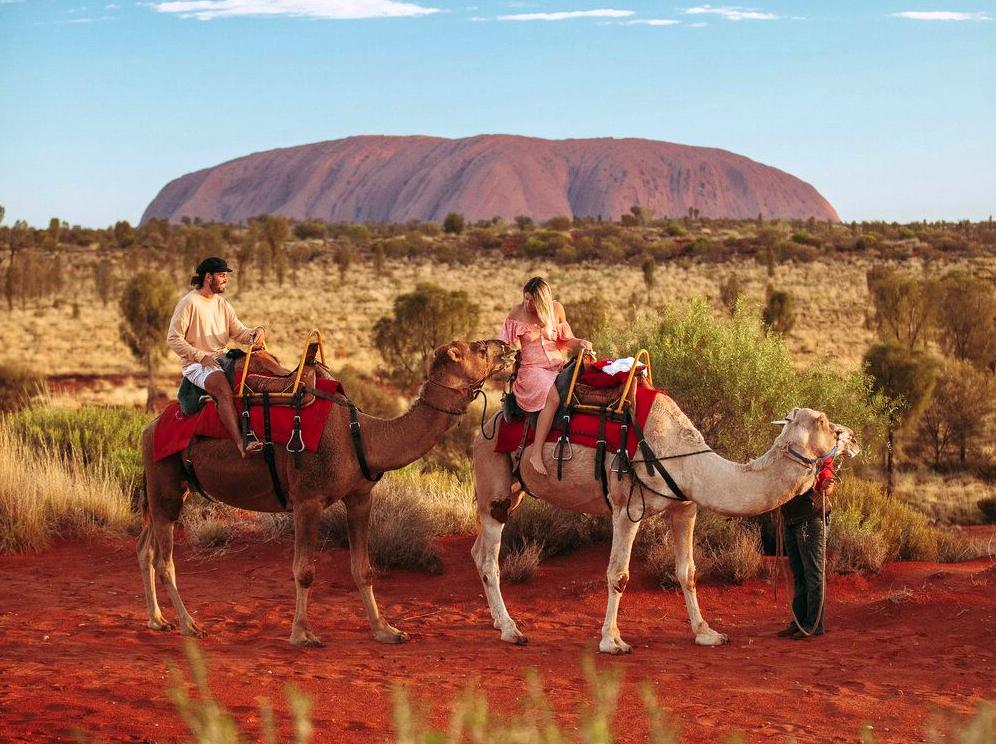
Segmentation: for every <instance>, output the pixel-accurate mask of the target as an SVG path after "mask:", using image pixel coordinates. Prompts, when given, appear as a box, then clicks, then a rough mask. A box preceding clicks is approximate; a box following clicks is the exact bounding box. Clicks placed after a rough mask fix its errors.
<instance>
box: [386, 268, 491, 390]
mask: <svg viewBox="0 0 996 744" xmlns="http://www.w3.org/2000/svg"><path fill="white" fill-rule="evenodd" d="M479 317H480V307H479V306H478V305H477V303H475V302H472V301H471V300H470V298H469V297H468V296H467V293H466V292H464V291H462V290H455V291H449V290H446V289H443V288H442V287H439V286H437V285H435V284H430V283H420V284H418V285H416V287H415V291H414V292H409V293H407V294H402V295H398V297H397V298H396V299H395V300H394V312H393V314H392V315H391V316H390V317H388V316H384V317H382V318H381V319H380V320H378V321H377V323H376V325H374V329H373V332H374V344H375V345H376V347H377V349H378V351H380V354H381V356H382V357H383V358H384V361H385V362H386V363H387V366H388V373H389V374H390V375H391V377H392V378H394V379H395V380H396V381H397V382H398V384H399V385H401V386H402V387H404V388H411V387H412V386H414V385H415V384H416V383H417V382H418V381H419V380H421V379H422V378H423V376H424V374H425V371H426V368H427V364H428V362H429V357H430V355H431V354H432V351H433V350H434V349H435V348H436V347H437V346H439V345H440V344H444V343H447V342H449V341H452V340H454V339H458V338H467V337H468V336H470V335H471V334H472V333H473V332H474V330H475V329H476V328H477V322H478V318H479Z"/></svg>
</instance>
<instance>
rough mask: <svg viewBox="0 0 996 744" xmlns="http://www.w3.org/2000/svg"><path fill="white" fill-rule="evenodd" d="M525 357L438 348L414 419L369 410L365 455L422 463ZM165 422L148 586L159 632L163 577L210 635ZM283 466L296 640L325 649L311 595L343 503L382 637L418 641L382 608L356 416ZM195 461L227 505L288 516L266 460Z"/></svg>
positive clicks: (224, 456)
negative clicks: (182, 541) (322, 545)
mask: <svg viewBox="0 0 996 744" xmlns="http://www.w3.org/2000/svg"><path fill="white" fill-rule="evenodd" d="M514 356H515V352H514V350H513V349H511V348H510V347H509V346H507V345H506V344H504V343H502V342H501V341H474V342H472V343H466V342H463V341H454V342H452V343H450V344H447V345H445V346H440V347H439V348H438V349H436V350H435V353H434V356H433V359H432V361H431V363H430V365H429V374H428V378H427V379H426V381H425V382H424V383H423V384H422V387H421V389H420V390H419V395H418V397H417V398H416V399H415V401H414V402H413V403H412V405H411V408H410V409H409V410H408V412H407V413H405V414H404V415H402V416H400V417H399V418H396V419H392V420H383V419H377V418H374V417H372V416H367V415H365V414H362V413H361V414H359V423H360V432H361V437H362V447H363V452H364V455H365V457H366V461H367V464H368V466H369V469H370V471H371V472H374V473H381V472H384V471H386V470H396V469H398V468H401V467H404V466H405V465H408V464H409V463H412V462H414V461H415V460H417V459H418V458H420V457H422V456H423V455H424V454H425V453H426V452H428V451H429V450H430V449H432V447H433V445H434V444H435V443H436V440H437V439H438V438H439V436H440V435H441V434H443V432H445V431H446V430H447V429H449V428H450V427H451V426H452V425H453V424H454V423H455V422H456V420H457V419H458V418H459V417H460V416H461V415H462V414H463V413H465V412H466V410H467V408H468V406H469V405H470V402H471V400H472V399H473V398H474V397H475V395H476V393H477V391H478V390H479V389H480V387H481V386H482V385H483V384H484V381H485V380H486V379H487V378H489V377H491V376H492V375H495V374H499V373H503V372H505V371H507V370H509V369H510V368H511V365H512V362H513V360H514ZM155 426H156V421H153V422H152V423H151V424H149V426H148V427H147V428H146V429H145V432H144V433H143V435H142V458H143V461H144V465H145V484H146V500H145V503H144V504H143V510H144V515H145V519H144V524H143V527H142V532H141V534H140V535H139V538H138V563H139V567H140V568H141V572H142V581H143V583H144V585H145V602H146V607H147V610H148V614H149V623H148V624H149V627H150V628H154V629H156V630H172V625H171V624H170V623H168V622H167V621H166V620H165V618H164V617H163V614H162V611H161V610H160V609H159V604H158V602H157V600H156V588H155V577H156V574H157V573H158V574H159V577H160V578H161V579H162V581H163V583H164V584H165V586H166V589H167V591H168V592H169V595H170V599H171V600H172V602H173V607H174V608H175V610H176V613H177V617H178V620H179V624H180V631H181V632H182V633H183V634H184V635H187V636H202V635H204V631H203V630H202V629H201V627H200V626H199V625H198V624H197V623H196V622H194V619H193V618H192V617H191V616H190V613H189V612H187V609H186V607H184V604H183V601H182V600H181V599H180V593H179V591H177V588H176V569H175V567H174V564H173V526H174V525H175V524H176V520H177V519H178V518H179V516H180V511H181V509H182V508H183V503H184V500H185V498H186V497H187V496H188V495H189V490H188V484H187V483H186V476H185V475H184V472H183V468H182V465H181V461H180V455H179V454H177V455H173V456H171V457H168V458H165V459H163V460H160V461H159V462H154V461H153V459H152V444H153V434H154V431H155ZM274 454H275V457H276V467H277V472H278V474H279V479H280V483H281V486H282V488H283V491H284V493H285V494H286V497H287V510H290V511H292V512H293V514H294V564H293V571H294V581H295V587H296V593H297V605H296V610H295V614H294V622H293V625H292V626H291V634H290V642H291V643H292V644H294V645H295V646H319V645H321V641H320V640H319V639H318V637H317V636H315V635H314V634H313V633H312V632H311V631H310V630H309V628H308V620H307V613H308V594H309V592H310V589H311V586H312V584H313V583H314V580H315V546H316V543H317V540H318V525H319V522H320V520H321V515H322V510H323V509H325V507H327V506H329V505H330V504H332V503H333V502H336V501H339V500H342V501H343V502H344V503H345V505H346V517H347V523H348V533H349V551H350V566H351V569H352V574H353V580H354V581H355V582H356V586H357V588H358V589H359V591H360V596H361V597H362V599H363V604H364V606H365V607H366V611H367V616H368V618H369V620H370V627H371V628H372V629H373V634H374V637H375V638H376V639H377V640H378V641H381V642H382V643H401V642H403V641H405V640H407V639H408V636H407V635H406V634H405V633H404V632H403V631H400V630H398V629H397V628H395V627H393V626H392V625H391V624H390V623H389V622H387V620H385V619H384V618H383V617H382V616H381V614H380V612H378V610H377V602H376V600H375V599H374V594H373V587H372V581H371V579H372V573H371V570H370V559H369V555H368V553H367V531H368V527H369V517H370V506H371V493H370V492H371V490H372V489H373V486H374V483H373V482H371V481H370V480H367V479H366V478H365V477H364V475H363V473H362V471H361V468H360V465H359V462H358V460H357V455H356V452H355V450H354V447H353V443H352V439H351V436H350V430H349V413H348V411H347V409H346V408H345V407H343V406H340V405H333V406H332V410H331V412H330V414H329V418H328V421H327V422H326V424H325V428H324V430H323V432H322V436H321V439H320V442H319V446H318V451H317V452H305V453H303V454H302V455H301V457H300V467H299V468H295V467H294V465H293V461H292V458H291V456H290V455H289V454H288V453H287V452H286V451H284V448H282V447H275V448H274ZM191 460H192V462H193V466H194V471H195V472H196V473H197V479H198V481H199V482H200V485H201V487H202V488H203V490H204V491H205V492H206V493H208V494H210V495H211V496H212V497H213V498H215V499H217V500H218V501H223V502H225V503H226V504H230V505H232V506H236V507H239V508H240V509H248V510H250V511H261V512H280V511H284V508H283V507H282V506H281V505H280V503H279V501H278V499H277V497H276V494H275V493H274V490H273V485H272V483H271V480H270V475H269V473H268V470H267V466H266V464H265V462H264V460H263V457H262V456H256V457H253V458H252V459H250V460H243V459H242V457H241V456H240V455H239V451H238V449H237V447H236V446H235V443H234V442H232V441H231V440H229V439H199V440H197V441H196V443H195V444H194V446H193V447H192V448H191Z"/></svg>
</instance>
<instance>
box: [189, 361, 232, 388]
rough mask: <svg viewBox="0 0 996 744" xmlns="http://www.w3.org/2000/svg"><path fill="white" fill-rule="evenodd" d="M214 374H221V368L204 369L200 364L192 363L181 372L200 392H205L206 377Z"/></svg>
mask: <svg viewBox="0 0 996 744" xmlns="http://www.w3.org/2000/svg"><path fill="white" fill-rule="evenodd" d="M214 372H221V368H220V367H206V366H205V365H203V364H201V363H200V362H194V363H193V364H190V365H188V366H186V367H184V368H183V369H182V370H181V373H182V374H183V376H184V377H186V378H187V379H188V380H190V381H191V382H192V383H194V384H195V385H196V386H197V387H199V388H200V389H201V390H207V386H206V385H205V383H206V382H207V378H208V375H210V374H213V373H214ZM223 374H224V373H223Z"/></svg>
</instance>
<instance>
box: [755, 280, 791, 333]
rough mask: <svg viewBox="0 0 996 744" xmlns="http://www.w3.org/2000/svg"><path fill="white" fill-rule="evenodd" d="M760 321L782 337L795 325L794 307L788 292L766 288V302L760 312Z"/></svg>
mask: <svg viewBox="0 0 996 744" xmlns="http://www.w3.org/2000/svg"><path fill="white" fill-rule="evenodd" d="M761 319H762V320H763V321H764V324H765V325H766V326H768V328H770V329H771V330H773V331H774V332H775V333H781V334H782V335H784V334H786V333H788V332H789V331H791V330H792V327H793V326H794V325H795V305H794V303H793V301H792V295H790V294H789V293H788V292H783V291H781V290H777V289H772V288H771V287H769V288H768V300H767V302H766V304H765V306H764V310H763V311H762V312H761Z"/></svg>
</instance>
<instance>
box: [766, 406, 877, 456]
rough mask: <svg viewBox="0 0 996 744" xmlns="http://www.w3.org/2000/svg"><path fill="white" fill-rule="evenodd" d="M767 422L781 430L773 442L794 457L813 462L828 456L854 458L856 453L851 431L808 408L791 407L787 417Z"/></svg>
mask: <svg viewBox="0 0 996 744" xmlns="http://www.w3.org/2000/svg"><path fill="white" fill-rule="evenodd" d="M771 423H773V424H778V425H780V426H782V427H783V428H782V433H781V434H779V435H778V439H777V440H776V441H775V443H776V444H778V445H780V446H782V447H783V448H785V449H786V451H788V452H789V453H790V454H791V455H792V456H795V457H798V456H801V457H802V458H805V459H806V460H812V461H814V462H815V461H817V460H822V459H824V458H826V457H827V455H831V453H833V455H847V456H849V457H854V456H856V455H857V454H858V452H860V449H859V448H858V443H857V438H856V437H855V436H854V432H853V431H851V430H850V429H848V428H847V427H846V426H841V425H840V424H835V423H833V422H832V421H831V420H830V419H829V418H827V415H826V414H825V413H822V412H821V411H814V410H813V409H812V408H793V409H792V410H791V411H790V412H789V414H788V416H786V417H785V418H783V419H779V420H778V421H772V422H771ZM833 455H831V456H833Z"/></svg>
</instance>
